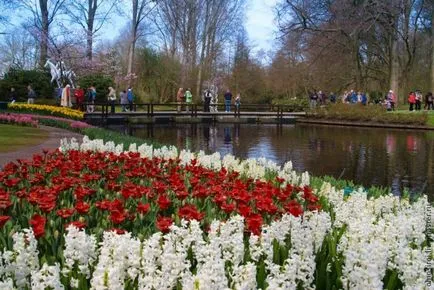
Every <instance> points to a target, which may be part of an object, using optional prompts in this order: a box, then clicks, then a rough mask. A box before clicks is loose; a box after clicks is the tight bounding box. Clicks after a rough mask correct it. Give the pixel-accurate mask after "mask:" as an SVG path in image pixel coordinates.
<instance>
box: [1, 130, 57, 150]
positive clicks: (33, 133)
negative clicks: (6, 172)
mask: <svg viewBox="0 0 434 290" xmlns="http://www.w3.org/2000/svg"><path fill="white" fill-rule="evenodd" d="M48 135H49V133H48V132H47V131H44V130H41V129H39V128H33V127H22V126H16V125H5V124H0V153H5V152H12V151H16V150H19V149H21V148H23V147H27V146H34V145H38V144H41V143H42V142H44V141H45V140H46V139H47V138H48Z"/></svg>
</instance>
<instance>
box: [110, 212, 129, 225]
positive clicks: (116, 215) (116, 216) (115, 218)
mask: <svg viewBox="0 0 434 290" xmlns="http://www.w3.org/2000/svg"><path fill="white" fill-rule="evenodd" d="M126 218H127V215H126V214H125V212H121V211H118V210H114V211H112V212H111V213H110V220H111V221H112V222H113V223H114V224H120V223H122V222H123V221H124V220H125V219H126Z"/></svg>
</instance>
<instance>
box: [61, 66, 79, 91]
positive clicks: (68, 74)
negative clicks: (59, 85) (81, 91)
mask: <svg viewBox="0 0 434 290" xmlns="http://www.w3.org/2000/svg"><path fill="white" fill-rule="evenodd" d="M63 77H64V78H66V79H67V80H68V82H69V83H70V84H71V87H72V88H73V89H74V88H75V86H74V79H75V78H76V75H75V73H74V71H72V70H67V71H64V72H63Z"/></svg>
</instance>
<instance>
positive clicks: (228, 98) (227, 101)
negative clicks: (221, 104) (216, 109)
mask: <svg viewBox="0 0 434 290" xmlns="http://www.w3.org/2000/svg"><path fill="white" fill-rule="evenodd" d="M231 103H232V93H231V91H230V90H229V89H228V90H227V91H226V94H225V112H230V111H231Z"/></svg>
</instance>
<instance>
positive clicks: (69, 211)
mask: <svg viewBox="0 0 434 290" xmlns="http://www.w3.org/2000/svg"><path fill="white" fill-rule="evenodd" d="M74 211H75V209H73V208H62V209H59V210H58V211H57V212H56V213H57V215H58V216H60V217H61V218H64V219H66V218H69V217H70V216H72V215H73V214H74Z"/></svg>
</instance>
